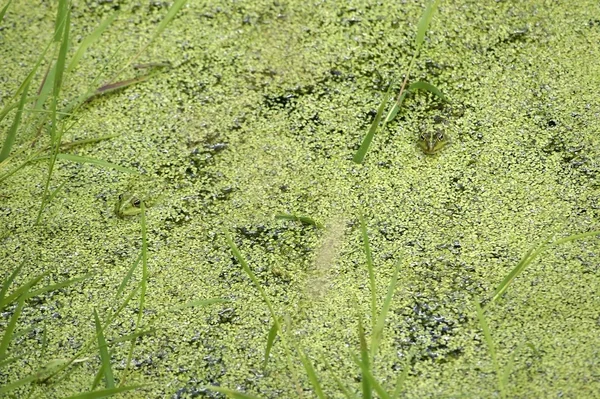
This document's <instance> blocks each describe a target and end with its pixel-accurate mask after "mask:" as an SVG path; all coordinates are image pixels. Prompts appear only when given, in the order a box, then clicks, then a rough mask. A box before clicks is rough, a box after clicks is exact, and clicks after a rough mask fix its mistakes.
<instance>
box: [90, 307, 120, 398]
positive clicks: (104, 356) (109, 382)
mask: <svg viewBox="0 0 600 399" xmlns="http://www.w3.org/2000/svg"><path fill="white" fill-rule="evenodd" d="M94 323H95V324H96V337H97V338H98V350H99V351H100V360H101V362H102V369H103V370H104V383H105V384H106V388H114V387H115V377H114V376H113V372H112V367H111V366H110V355H109V354H108V348H107V345H106V339H104V332H103V331H102V326H101V325H100V319H99V318H98V312H96V309H94Z"/></svg>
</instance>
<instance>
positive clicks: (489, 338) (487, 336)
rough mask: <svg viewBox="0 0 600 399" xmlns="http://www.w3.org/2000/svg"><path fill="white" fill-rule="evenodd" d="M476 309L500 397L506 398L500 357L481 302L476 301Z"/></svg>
mask: <svg viewBox="0 0 600 399" xmlns="http://www.w3.org/2000/svg"><path fill="white" fill-rule="evenodd" d="M475 307H476V308H477V319H478V320H479V325H480V326H481V330H482V331H483V338H484V340H485V343H486V345H487V347H488V351H489V352H490V357H491V358H492V364H493V365H494V370H495V372H496V377H497V378H498V388H499V389H500V396H501V397H503V398H504V397H506V395H505V387H504V382H503V380H502V372H501V370H500V363H498V356H497V355H496V349H495V347H494V341H493V340H492V334H491V332H490V328H489V327H488V324H487V321H486V319H485V315H484V314H483V310H482V309H481V306H480V305H479V301H475Z"/></svg>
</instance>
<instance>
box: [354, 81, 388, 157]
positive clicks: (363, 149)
mask: <svg viewBox="0 0 600 399" xmlns="http://www.w3.org/2000/svg"><path fill="white" fill-rule="evenodd" d="M391 90H392V85H391V84H390V85H389V86H388V89H387V92H386V93H385V96H384V97H383V101H381V104H379V108H378V109H377V115H375V119H373V123H371V127H370V128H369V131H368V133H367V135H366V136H365V138H364V139H363V141H362V143H361V145H360V147H359V149H358V151H356V154H354V158H352V160H353V161H354V163H358V164H361V163H363V161H364V160H365V156H366V155H367V151H369V147H370V146H371V142H372V141H373V137H374V136H375V132H376V131H377V128H378V127H379V122H380V121H381V115H382V114H383V110H384V109H385V106H386V105H387V103H388V99H389V98H390V93H391Z"/></svg>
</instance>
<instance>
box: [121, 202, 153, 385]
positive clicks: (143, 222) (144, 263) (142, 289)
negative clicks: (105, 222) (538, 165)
mask: <svg viewBox="0 0 600 399" xmlns="http://www.w3.org/2000/svg"><path fill="white" fill-rule="evenodd" d="M140 227H141V230H142V279H141V287H140V302H139V305H138V309H139V311H138V316H137V321H136V323H135V328H134V331H137V330H138V329H139V328H140V326H141V324H142V315H143V314H144V304H145V300H146V289H147V285H148V236H147V232H146V205H145V204H144V201H142V203H141V206H140ZM136 342H137V341H136V340H132V341H131V347H130V348H129V354H128V355H127V362H126V363H125V370H123V374H122V377H121V382H120V383H119V386H121V385H123V384H125V381H126V380H127V373H128V372H129V367H130V365H131V360H132V359H133V351H134V350H135V343H136Z"/></svg>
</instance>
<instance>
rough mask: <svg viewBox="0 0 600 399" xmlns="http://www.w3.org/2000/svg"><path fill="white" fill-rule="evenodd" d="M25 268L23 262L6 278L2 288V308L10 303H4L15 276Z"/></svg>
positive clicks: (0, 293)
mask: <svg viewBox="0 0 600 399" xmlns="http://www.w3.org/2000/svg"><path fill="white" fill-rule="evenodd" d="M22 268H23V263H21V264H20V265H19V266H17V268H16V269H15V270H13V272H12V273H11V274H10V276H8V278H7V279H6V280H4V282H3V283H2V289H0V310H2V309H3V308H4V306H6V305H7V304H8V303H4V296H5V295H6V293H7V292H8V287H10V285H11V284H12V283H13V281H15V278H16V277H17V275H18V274H19V272H20V271H21V269H22Z"/></svg>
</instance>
